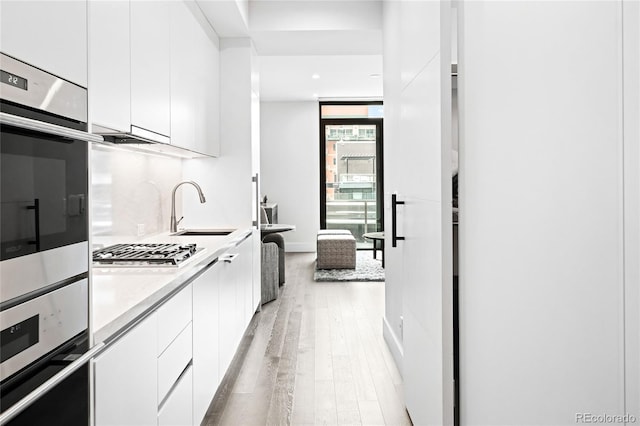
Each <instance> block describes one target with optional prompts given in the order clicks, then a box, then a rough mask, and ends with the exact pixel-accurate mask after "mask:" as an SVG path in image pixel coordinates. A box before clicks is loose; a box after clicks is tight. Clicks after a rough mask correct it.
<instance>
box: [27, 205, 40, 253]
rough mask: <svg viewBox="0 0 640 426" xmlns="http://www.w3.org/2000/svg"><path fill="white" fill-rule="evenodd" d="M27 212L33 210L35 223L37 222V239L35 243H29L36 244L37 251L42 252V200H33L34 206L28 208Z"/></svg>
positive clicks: (30, 242)
mask: <svg viewBox="0 0 640 426" xmlns="http://www.w3.org/2000/svg"><path fill="white" fill-rule="evenodd" d="M27 210H33V211H34V213H35V215H34V221H35V232H36V239H35V241H29V244H35V246H36V251H40V199H38V198H36V199H34V200H33V206H27Z"/></svg>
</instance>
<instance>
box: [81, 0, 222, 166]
mask: <svg viewBox="0 0 640 426" xmlns="http://www.w3.org/2000/svg"><path fill="white" fill-rule="evenodd" d="M219 61H220V60H219V48H218V38H217V36H216V34H215V32H214V31H213V29H212V28H211V26H210V25H209V23H208V22H207V21H206V19H205V18H204V16H202V12H201V11H200V9H199V8H198V7H197V5H196V4H195V2H193V1H185V2H182V1H175V2H166V1H154V2H147V1H131V2H127V1H119V2H104V1H98V0H90V1H89V70H90V72H89V76H90V81H89V104H90V106H91V109H90V111H91V117H92V119H91V121H92V123H93V124H95V125H97V126H100V127H106V128H107V129H111V130H115V131H117V132H126V133H133V134H135V135H138V136H142V137H144V138H147V139H151V140H155V141H159V142H165V143H169V140H170V141H171V145H173V146H176V147H179V148H184V149H187V150H189V151H192V152H195V153H198V154H205V155H211V156H217V155H218V154H219V151H220V148H219V147H220V141H219V127H220V125H219V122H220V118H219V116H220V113H219V108H220V101H219V97H220V96H219V79H220V72H219ZM169 137H170V139H169Z"/></svg>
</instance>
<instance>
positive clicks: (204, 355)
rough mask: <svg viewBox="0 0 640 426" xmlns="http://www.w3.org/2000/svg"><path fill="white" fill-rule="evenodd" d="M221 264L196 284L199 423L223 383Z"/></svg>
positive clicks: (195, 414) (196, 409)
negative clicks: (221, 368) (220, 347)
mask: <svg viewBox="0 0 640 426" xmlns="http://www.w3.org/2000/svg"><path fill="white" fill-rule="evenodd" d="M220 266H221V265H220V263H215V264H214V265H212V266H211V267H210V268H209V269H207V270H206V271H205V272H204V273H203V274H202V275H200V277H198V279H196V280H195V281H194V282H193V420H194V424H200V423H201V422H202V420H203V419H204V416H205V414H206V413H207V409H208V408H209V404H211V401H212V400H213V396H214V395H215V394H216V390H217V389H218V385H219V384H220V380H221V377H220V374H219V365H218V363H219V354H218V334H219V333H218V328H219V326H218V322H219V320H218V304H219V300H220V295H219V292H220V282H219V276H220Z"/></svg>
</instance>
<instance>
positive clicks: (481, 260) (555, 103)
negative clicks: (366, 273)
mask: <svg viewBox="0 0 640 426" xmlns="http://www.w3.org/2000/svg"><path fill="white" fill-rule="evenodd" d="M461 7H462V9H459V13H462V24H463V25H462V31H463V34H462V35H461V37H460V42H461V45H460V51H459V73H460V77H459V93H460V98H459V100H460V126H461V127H460V132H461V133H460V155H461V172H460V191H461V193H460V239H461V240H460V262H461V263H460V353H461V358H460V372H461V380H460V383H461V415H462V419H461V420H462V421H461V424H463V425H488V424H491V425H513V424H519V425H534V424H535V425H545V424H546V425H551V424H553V425H571V424H576V414H578V413H594V414H611V415H622V414H624V410H625V407H624V328H623V320H624V310H623V300H624V299H623V298H624V293H623V290H624V288H623V272H624V269H623V259H624V256H623V198H622V195H623V192H622V188H623V187H622V177H623V168H622V164H623V140H622V131H621V123H622V84H621V83H622V81H621V77H622V68H621V64H622V58H621V52H622V45H621V39H622V37H621V34H622V25H621V14H620V10H621V9H620V3H619V2H464V3H463V4H461ZM636 119H637V116H636ZM634 262H637V258H636V259H634ZM630 362H636V363H637V359H636V360H632V361H630Z"/></svg>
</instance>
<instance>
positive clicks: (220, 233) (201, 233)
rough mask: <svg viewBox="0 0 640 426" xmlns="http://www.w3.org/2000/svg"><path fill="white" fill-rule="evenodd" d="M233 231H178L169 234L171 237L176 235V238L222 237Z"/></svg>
mask: <svg viewBox="0 0 640 426" xmlns="http://www.w3.org/2000/svg"><path fill="white" fill-rule="evenodd" d="M234 231H235V229H185V230H182V231H178V232H176V233H175V234H171V235H176V236H183V235H184V236H189V235H191V236H206V235H212V236H224V235H229V234H231V233H232V232H234Z"/></svg>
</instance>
